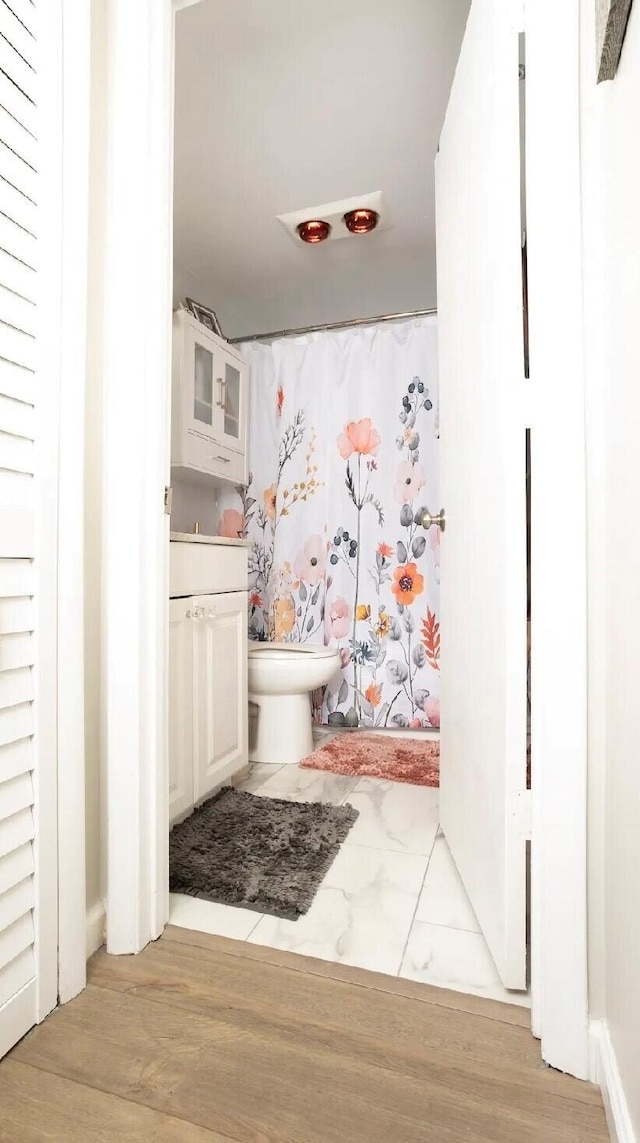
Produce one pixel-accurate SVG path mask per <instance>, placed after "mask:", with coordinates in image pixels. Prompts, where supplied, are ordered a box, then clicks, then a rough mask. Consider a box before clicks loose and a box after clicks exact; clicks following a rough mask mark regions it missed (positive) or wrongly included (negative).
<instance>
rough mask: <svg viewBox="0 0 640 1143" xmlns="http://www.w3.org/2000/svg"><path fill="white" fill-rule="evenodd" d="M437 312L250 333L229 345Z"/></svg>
mask: <svg viewBox="0 0 640 1143" xmlns="http://www.w3.org/2000/svg"><path fill="white" fill-rule="evenodd" d="M437 312H438V311H437V310H436V309H431V310H409V311H408V312H407V313H404V314H380V315H379V316H378V317H370V318H353V320H352V321H334V322H329V323H328V324H327V325H303V326H301V327H300V329H279V330H274V331H273V333H250V334H245V336H244V337H230V338H229V339H228V340H229V345H238V343H239V342H241V341H271V340H272V339H273V338H276V337H299V336H301V335H302V334H303V333H324V332H325V331H326V330H329V329H352V328H353V327H354V326H359V325H376V324H377V323H378V322H384V321H400V320H401V319H402V318H416V317H429V315H430V314H435V313H437Z"/></svg>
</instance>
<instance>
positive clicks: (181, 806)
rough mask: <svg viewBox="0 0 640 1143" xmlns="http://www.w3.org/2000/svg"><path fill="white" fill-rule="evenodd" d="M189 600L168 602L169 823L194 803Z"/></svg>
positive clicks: (191, 638) (190, 608)
mask: <svg viewBox="0 0 640 1143" xmlns="http://www.w3.org/2000/svg"><path fill="white" fill-rule="evenodd" d="M193 627H194V621H193V600H192V599H171V600H170V601H169V821H170V822H174V821H175V820H176V818H179V817H181V816H184V814H185V812H186V811H187V810H189V809H190V808H191V806H192V805H193V802H194V781H193Z"/></svg>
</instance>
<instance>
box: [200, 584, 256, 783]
mask: <svg viewBox="0 0 640 1143" xmlns="http://www.w3.org/2000/svg"><path fill="white" fill-rule="evenodd" d="M193 603H194V615H195V619H194V626H193V635H194V658H193V675H194V678H193V694H194V702H195V704H196V710H195V746H194V760H195V798H196V801H201V800H202V798H204V797H206V795H207V794H208V793H210V792H211V791H212V790H213V789H215V787H216V786H219V785H220V784H221V783H222V782H224V781H225V780H226V779H227V778H229V777H231V775H232V774H234V773H236V772H237V771H238V770H241V769H242V767H243V766H245V765H246V764H247V760H248V743H247V720H248V693H247V654H248V648H247V593H246V591H233V592H229V593H228V594H224V595H201V596H198V598H197V599H194V600H193Z"/></svg>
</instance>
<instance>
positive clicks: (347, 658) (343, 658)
mask: <svg viewBox="0 0 640 1143" xmlns="http://www.w3.org/2000/svg"><path fill="white" fill-rule="evenodd" d="M350 662H351V650H350V648H349V647H341V648H340V666H341V667H342V670H343V671H344V669H345V667H348V666H349V663H350Z"/></svg>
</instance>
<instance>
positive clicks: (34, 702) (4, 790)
mask: <svg viewBox="0 0 640 1143" xmlns="http://www.w3.org/2000/svg"><path fill="white" fill-rule="evenodd" d="M14 10H15V13H18V11H19V13H20V16H19V18H18V15H17V14H14ZM38 11H39V10H38V8H36V7H34V6H33V5H32V4H24V3H20V4H19V5H18V6H16V5H15V4H11V6H9V5H7V4H0V1055H3V1054H4V1053H5V1052H7V1051H8V1050H9V1048H11V1047H12V1046H13V1044H14V1043H16V1041H17V1040H19V1039H20V1038H21V1037H22V1036H23V1035H24V1034H25V1032H27V1031H28V1029H29V1028H30V1027H31V1026H32V1025H33V1024H35V1023H36V1022H37V1021H38V1020H40V1019H42V1018H43V1017H44V1016H45V1015H46V1014H47V1012H49V1011H50V1010H51V1008H53V1007H54V1005H55V1003H56V999H57V867H56V862H57V845H56V824H57V808H56V765H57V758H56V733H57V727H56V705H55V704H56V520H57V416H58V403H59V397H58V388H57V385H58V380H57V375H56V367H55V364H53V363H51V361H50V360H47V358H46V356H45V357H44V359H43V362H42V368H41V367H40V366H41V363H40V360H39V354H40V353H41V338H40V335H41V332H42V329H43V322H44V321H45V320H46V318H43V317H42V309H41V307H37V306H36V302H37V301H40V303H41V306H46V305H47V304H48V299H47V298H43V297H42V296H39V295H41V291H42V284H41V277H40V274H39V273H38V267H39V266H40V265H42V262H43V254H42V250H43V244H42V243H41V242H40V241H39V238H38V235H41V233H42V227H43V225H44V222H43V220H44V219H49V218H50V214H49V213H48V211H47V210H44V211H43V210H42V209H41V207H42V201H43V197H46V198H47V200H48V197H49V196H48V189H49V188H48V184H47V185H46V187H45V191H44V196H43V185H42V183H43V180H41V179H40V177H39V175H38V170H39V169H41V168H42V166H43V165H47V164H48V158H49V156H48V152H47V147H46V146H44V147H43V146H41V145H40V144H39V142H38V136H39V130H40V128H41V126H42V122H43V117H42V115H41V113H40V110H39V107H42V106H44V115H46V114H47V107H48V106H49V104H50V102H51V100H49V99H48V98H47V92H46V91H45V92H43V91H42V90H39V88H38V74H37V69H38V65H40V68H39V70H40V74H42V72H43V70H46V69H43V67H42V50H41V51H40V53H38V52H37V50H36V45H37V35H38V28H37V23H38V18H37V17H38ZM53 22H54V20H53V18H52V23H53ZM42 31H43V29H42V28H41V29H40V32H41V33H42ZM42 41H44V48H45V49H46V50H47V51H48V50H49V49H50V46H51V45H50V43H49V39H48V37H47V36H46V35H44V34H42ZM49 205H50V204H49ZM51 304H52V305H55V299H51ZM53 320H54V321H55V320H57V318H55V317H54V318H53Z"/></svg>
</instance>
